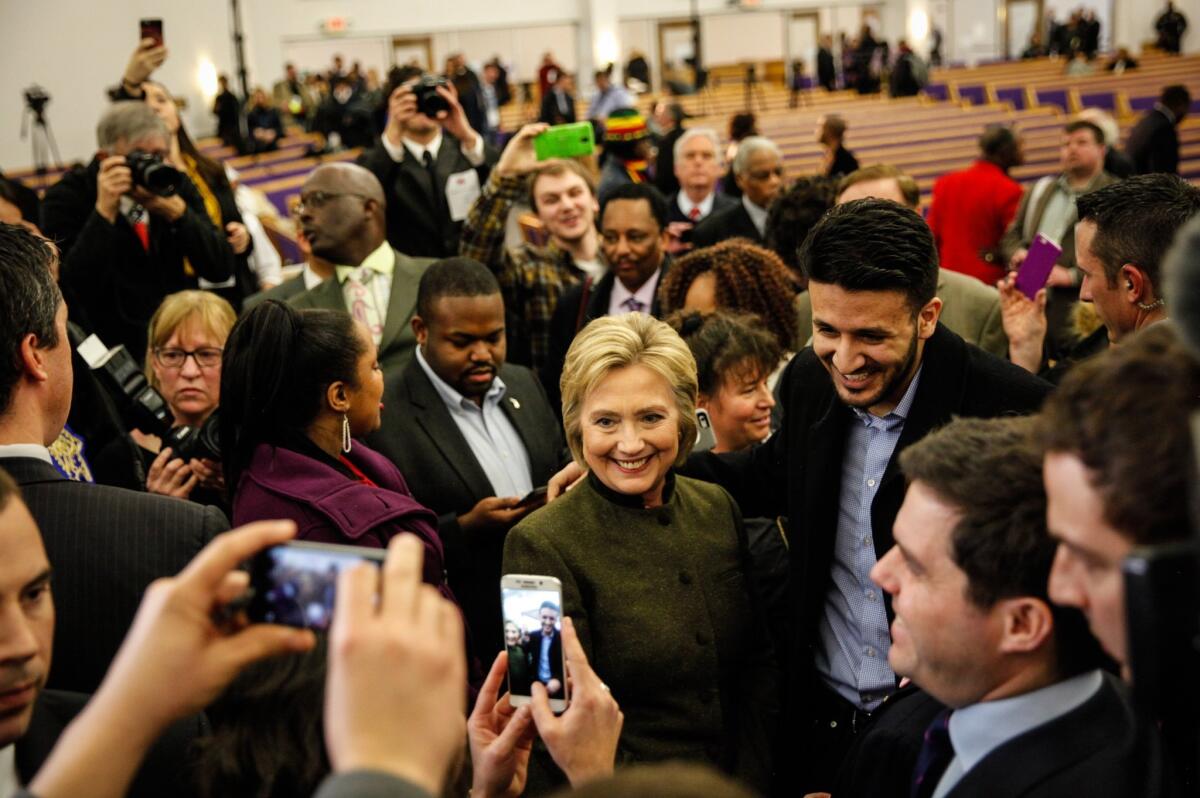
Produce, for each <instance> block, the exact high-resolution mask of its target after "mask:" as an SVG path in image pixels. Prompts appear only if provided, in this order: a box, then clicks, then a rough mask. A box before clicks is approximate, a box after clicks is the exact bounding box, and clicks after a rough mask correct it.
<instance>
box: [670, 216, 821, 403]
mask: <svg viewBox="0 0 1200 798" xmlns="http://www.w3.org/2000/svg"><path fill="white" fill-rule="evenodd" d="M795 297H796V291H795V289H794V288H793V287H792V281H791V279H790V275H789V273H788V270H787V267H786V266H784V265H783V262H782V261H781V260H780V259H779V258H778V257H777V256H776V255H775V253H774V252H771V251H770V250H768V249H763V248H762V247H759V246H755V245H754V244H751V243H750V242H749V241H746V240H745V239H734V240H732V241H726V242H724V243H722V244H717V245H716V246H713V247H705V248H704V249H698V250H696V251H695V252H690V253H688V254H687V255H684V256H683V257H682V258H680V259H679V260H678V261H676V262H675V263H674V264H672V265H671V270H670V271H669V272H667V276H666V277H665V278H664V279H663V284H662V288H660V289H659V298H660V300H661V301H662V308H663V313H664V314H669V313H675V312H676V311H680V310H691V311H698V312H700V313H712V312H714V311H721V310H725V311H730V312H733V313H750V314H753V315H755V316H757V317H758V318H759V319H760V324H762V325H763V326H764V327H765V328H766V329H767V331H768V332H770V333H771V336H772V337H774V339H775V342H776V343H777V344H778V345H779V348H780V351H781V352H783V353H785V355H784V357H788V356H789V355H788V354H787V353H791V352H794V351H796V348H797V339H798V337H799V335H798V329H797V327H796V313H795V310H794V309H793V303H794V302H795ZM777 365H778V364H777ZM774 371H775V368H774V367H772V369H771V372H772V373H773V372H774ZM774 382H775V380H774V379H772V380H771V384H772V387H773V386H774Z"/></svg>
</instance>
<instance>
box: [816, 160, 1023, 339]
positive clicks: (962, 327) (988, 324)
mask: <svg viewBox="0 0 1200 798" xmlns="http://www.w3.org/2000/svg"><path fill="white" fill-rule="evenodd" d="M867 197H875V198H877V199H886V200H891V201H893V202H898V203H900V204H901V205H904V206H905V207H907V208H910V209H912V210H913V211H916V210H917V209H918V207H919V205H920V199H921V193H920V189H918V187H917V182H916V181H915V180H913V179H912V178H911V177H909V176H908V175H906V174H904V173H903V172H901V171H900V170H899V169H897V168H896V167H894V166H889V165H886V164H881V165H879V166H868V167H865V168H863V169H859V170H858V171H857V172H854V173H853V174H849V175H846V177H844V178H842V180H841V182H840V183H839V184H838V199H837V201H838V204H839V205H840V204H842V203H845V202H850V201H852V200H856V199H864V198H867ZM935 262H936V255H935ZM937 275H938V281H937V295H938V298H939V299H941V300H942V302H943V305H942V312H941V315H940V316H939V317H938V321H939V322H941V323H942V324H944V325H946V326H947V327H949V328H950V329H951V330H952V331H954V332H955V333H957V334H958V335H959V336H960V337H961V338H962V339H963V340H965V341H967V342H969V343H972V344H975V345H976V346H978V347H979V348H980V349H983V350H984V351H986V352H990V353H991V354H993V355H995V356H996V357H1004V356H1005V355H1006V354H1007V352H1008V341H1007V340H1006V339H1005V337H1004V326H1003V323H1002V320H1001V318H1000V295H999V294H998V293H997V291H996V289H994V288H992V287H991V286H987V285H983V284H981V283H980V282H979V281H978V280H976V279H974V278H972V277H967V276H966V275H963V274H959V273H958V272H952V271H948V270H946V269H944V268H939V269H938V270H937ZM796 315H797V316H798V318H799V323H800V328H801V330H804V331H809V330H810V328H811V327H812V299H811V297H809V296H808V294H801V295H800V296H799V297H797V298H796Z"/></svg>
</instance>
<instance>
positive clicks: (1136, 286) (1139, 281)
mask: <svg viewBox="0 0 1200 798" xmlns="http://www.w3.org/2000/svg"><path fill="white" fill-rule="evenodd" d="M1117 288H1118V290H1120V291H1121V295H1122V296H1123V297H1125V301H1127V302H1129V303H1130V304H1132V303H1135V302H1141V303H1143V304H1147V305H1149V304H1150V303H1151V302H1154V301H1155V300H1156V299H1158V297H1156V296H1155V295H1154V284H1153V283H1151V282H1150V278H1149V277H1147V276H1146V273H1145V272H1144V271H1142V270H1141V269H1140V268H1138V267H1137V266H1136V265H1134V264H1132V263H1126V264H1125V265H1124V266H1122V267H1121V271H1120V273H1119V274H1118V275H1117Z"/></svg>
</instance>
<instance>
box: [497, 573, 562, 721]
mask: <svg viewBox="0 0 1200 798" xmlns="http://www.w3.org/2000/svg"><path fill="white" fill-rule="evenodd" d="M501 595H502V601H503V606H504V646H505V649H506V650H507V652H508V687H509V693H511V694H512V695H513V696H528V695H530V689H531V687H532V685H533V682H534V681H539V682H541V683H542V684H544V685H546V692H547V693H548V694H549V696H550V698H551V699H552V700H554V699H563V698H565V697H566V687H565V685H566V680H565V678H564V676H565V674H564V673H563V651H562V598H561V592H560V591H558V590H553V589H550V590H547V589H531V588H513V587H505V588H503V589H502V591H501Z"/></svg>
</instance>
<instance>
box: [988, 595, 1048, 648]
mask: <svg viewBox="0 0 1200 798" xmlns="http://www.w3.org/2000/svg"><path fill="white" fill-rule="evenodd" d="M996 609H997V610H998V611H999V612H1001V613H1003V619H1002V620H1003V627H1002V629H1001V637H1000V651H1001V653H1005V654H1029V653H1032V652H1034V651H1037V649H1039V648H1041V647H1042V646H1043V645H1045V644H1046V641H1047V640H1049V639H1050V638H1051V637H1053V636H1054V614H1053V613H1052V612H1051V611H1050V605H1048V604H1047V603H1046V602H1044V601H1042V600H1041V599H1038V598H1034V597H1033V596H1020V597H1017V598H1012V599H1002V600H1001V601H1000V602H999V605H998V606H997V608H996Z"/></svg>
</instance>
